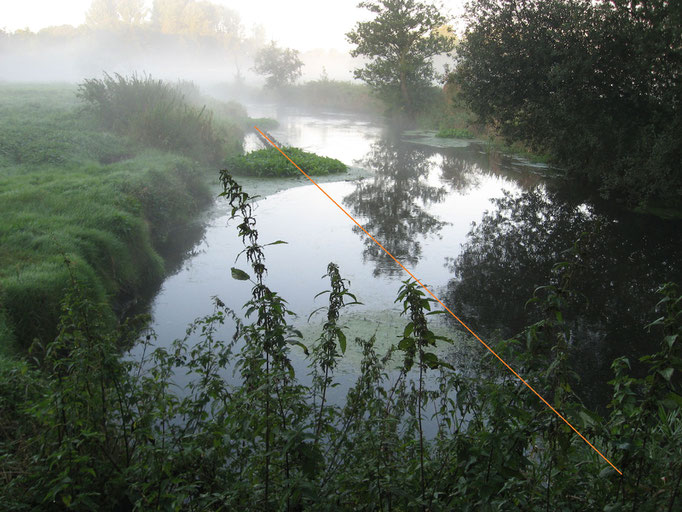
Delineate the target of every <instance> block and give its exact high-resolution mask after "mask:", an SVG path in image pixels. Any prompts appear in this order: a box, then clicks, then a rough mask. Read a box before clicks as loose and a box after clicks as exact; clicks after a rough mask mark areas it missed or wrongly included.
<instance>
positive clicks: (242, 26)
mask: <svg viewBox="0 0 682 512" xmlns="http://www.w3.org/2000/svg"><path fill="white" fill-rule="evenodd" d="M357 3H358V2H357V1H356V0H340V1H338V2H330V3H328V2H317V1H312V0H294V1H291V2H276V1H271V0H266V1H262V2H251V3H246V2H234V1H230V0H214V1H196V0H154V1H151V0H146V1H144V0H94V1H93V0H73V1H67V2H52V1H49V0H28V1H24V2H3V3H2V5H1V6H0V20H1V21H0V80H2V81H69V82H74V81H79V80H81V79H82V78H83V77H86V76H95V75H99V74H101V72H102V71H104V70H106V71H107V72H117V73H121V74H129V73H132V72H146V73H150V74H152V75H153V76H155V77H159V78H167V79H177V78H182V79H191V80H195V81H197V82H203V83H209V82H229V81H233V80H246V81H247V82H253V83H254V85H260V83H262V79H261V78H260V77H258V76H257V75H255V74H254V73H253V69H252V68H253V57H254V54H255V52H256V51H257V50H258V49H259V48H261V47H263V46H264V45H266V44H268V43H269V42H270V41H275V42H276V43H277V44H278V45H279V46H281V47H284V48H292V49H294V50H297V51H298V52H299V57H300V59H301V61H302V62H303V64H304V66H303V69H302V76H301V80H303V81H306V80H315V79H319V78H320V77H321V76H323V74H326V76H327V77H328V78H329V79H332V80H353V75H352V70H353V69H354V68H355V67H358V65H360V64H361V63H362V61H361V60H359V59H353V58H352V57H351V56H350V55H349V50H350V48H351V46H350V44H349V43H348V41H347V40H346V36H345V34H346V33H347V32H348V31H350V30H351V29H352V27H353V25H354V24H355V23H356V22H358V21H364V20H368V19H370V18H371V13H369V12H368V11H366V10H363V9H360V8H358V7H357ZM462 4H463V2H462V1H451V2H447V5H446V6H445V7H446V10H447V11H449V12H451V13H454V14H457V13H459V12H460V11H461V7H462Z"/></svg>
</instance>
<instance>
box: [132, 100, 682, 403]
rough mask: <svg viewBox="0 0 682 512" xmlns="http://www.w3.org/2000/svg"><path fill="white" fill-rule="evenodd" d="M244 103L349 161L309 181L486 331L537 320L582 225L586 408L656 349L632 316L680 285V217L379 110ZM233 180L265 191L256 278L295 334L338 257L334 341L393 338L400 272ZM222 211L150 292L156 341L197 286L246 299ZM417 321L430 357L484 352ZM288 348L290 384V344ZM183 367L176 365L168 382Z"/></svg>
mask: <svg viewBox="0 0 682 512" xmlns="http://www.w3.org/2000/svg"><path fill="white" fill-rule="evenodd" d="M248 110H249V115H251V116H252V117H274V118H276V119H277V120H278V121H279V123H280V126H279V127H278V128H277V129H275V130H272V131H271V133H272V135H274V136H275V137H276V138H277V140H279V141H281V142H283V143H286V144H288V145H293V146H297V147H301V148H303V149H305V150H307V151H313V152H315V153H317V154H320V155H325V156H330V157H334V158H338V159H340V160H342V161H343V162H344V163H346V164H349V165H351V166H353V171H352V172H351V173H350V177H344V178H341V180H339V179H338V178H335V179H334V180H330V179H321V180H320V182H321V185H322V187H323V188H324V189H325V190H326V191H327V192H328V193H329V194H330V195H331V196H332V197H333V198H334V199H335V200H336V201H338V202H339V204H341V205H342V206H343V207H344V208H345V209H346V210H347V211H348V212H349V213H350V214H351V215H353V216H354V217H355V218H356V219H357V220H358V222H360V224H362V225H363V226H364V227H365V228H366V229H367V230H368V231H369V232H370V233H372V234H373V235H374V236H375V237H376V239H377V240H378V241H379V242H380V243H381V244H382V245H384V247H386V249H387V250H389V251H390V252H391V253H392V254H393V255H394V256H395V257H396V258H398V259H399V260H400V261H401V262H402V263H403V264H404V265H405V266H406V267H407V268H408V269H410V271H411V272H412V273H413V274H414V275H415V276H417V277H418V278H419V279H420V280H421V281H422V282H423V283H425V284H426V285H427V286H429V288H430V289H431V290H432V291H433V292H434V293H435V294H436V295H438V296H439V297H441V298H442V299H443V301H444V302H445V303H446V304H448V305H451V306H452V309H453V310H454V312H455V313H456V314H458V315H461V317H462V318H463V320H465V321H466V322H467V323H468V324H469V325H470V327H471V328H472V329H474V331H476V332H479V333H480V334H481V335H482V336H485V337H486V338H487V339H489V340H492V341H494V339H495V338H499V337H508V336H513V335H514V334H516V333H517V332H518V331H519V330H520V329H521V328H522V327H523V326H524V325H527V324H528V323H530V322H532V321H534V320H536V315H537V313H538V312H537V311H535V310H534V309H533V307H524V304H525V302H526V301H527V299H529V298H530V297H531V296H532V294H533V291H534V289H535V287H536V286H539V285H543V284H547V283H548V282H549V280H550V279H551V272H550V269H551V267H552V265H553V264H554V263H556V262H558V261H562V260H563V259H566V258H567V256H566V254H565V253H564V252H563V251H564V250H566V249H569V248H570V247H571V246H572V245H573V243H574V242H575V240H577V239H578V238H579V237H580V236H581V234H582V233H583V232H585V231H596V233H597V234H596V235H595V236H592V237H591V238H587V239H585V241H584V242H583V244H582V246H581V247H582V249H581V250H582V251H583V254H582V256H581V260H580V265H579V269H578V270H577V271H576V272H575V276H574V278H573V280H572V287H573V288H574V289H575V290H576V296H579V297H583V296H584V297H585V299H584V300H580V299H576V300H575V301H573V302H572V303H570V304H569V305H568V307H567V309H568V311H567V312H566V316H567V322H569V327H570V332H571V343H572V346H573V354H574V356H573V360H574V365H575V368H576V371H577V373H578V374H579V376H580V377H581V384H580V385H579V389H580V390H581V394H582V395H583V396H584V398H585V400H586V401H587V402H588V403H590V404H592V405H594V406H595V407H603V406H604V405H605V404H606V402H607V397H608V386H607V381H608V380H609V379H610V378H611V375H610V370H609V364H610V361H611V360H612V359H613V358H614V357H616V356H618V355H629V356H631V357H633V358H636V357H638V356H639V355H642V354H644V353H647V352H648V351H650V350H654V349H655V347H656V343H658V341H657V338H656V337H654V336H651V335H648V334H647V333H646V332H645V330H644V329H643V326H644V325H645V323H646V322H647V321H650V320H652V319H653V313H652V312H651V308H652V307H653V305H654V304H655V303H656V302H657V297H656V294H655V290H656V288H657V287H658V285H659V284H660V283H662V282H664V281H666V280H677V281H678V282H680V274H681V271H680V270H681V266H680V263H679V258H678V254H679V248H680V241H679V233H680V232H681V231H680V227H681V226H680V223H679V222H673V221H663V220H660V219H658V218H656V217H653V216H645V215H637V214H633V213H627V212H623V211H622V210H615V209H613V208H610V207H609V206H608V205H607V204H605V203H603V202H602V201H600V200H598V199H588V198H586V196H584V195H581V194H580V193H578V192H576V191H575V190H571V188H572V187H569V186H568V185H567V184H566V183H564V182H563V181H562V180H561V179H560V178H557V177H552V176H553V174H554V173H553V172H552V171H551V170H550V169H548V168H546V167H545V166H542V165H536V164H532V163H530V162H527V161H524V160H523V159H520V158H515V157H512V156H509V155H504V154H501V153H499V152H496V151H493V150H491V149H490V148H489V147H488V145H486V143H484V142H481V141H465V140H440V139H436V138H434V137H433V136H432V135H433V134H430V135H429V134H423V133H422V134H419V133H412V132H408V133H402V134H396V133H391V130H390V129H389V128H388V127H386V126H384V125H383V124H382V123H381V122H380V121H378V120H376V119H372V118H368V117H365V116H362V115H357V114H342V113H334V112H326V113H325V112H314V113H311V112H306V111H302V110H297V109H293V108H288V109H285V108H276V107H275V106H273V105H249V106H248ZM438 146H440V147H438ZM246 147H247V149H255V148H257V147H259V142H258V140H257V138H256V137H255V136H254V135H249V136H247V140H246ZM237 180H238V181H240V179H239V177H237ZM244 182H245V189H246V190H247V191H252V192H253V193H258V194H260V195H262V196H264V197H263V198H262V199H260V200H259V201H258V203H257V206H256V208H255V216H256V219H257V229H258V231H259V234H260V240H261V241H262V242H270V241H275V240H284V241H286V242H287V244H286V245H284V244H282V245H276V246H272V247H269V248H267V249H266V265H267V268H268V275H267V281H266V282H267V284H268V286H270V287H271V288H272V289H273V290H276V291H277V292H278V293H279V294H280V295H281V296H282V297H284V298H285V299H286V300H287V301H288V303H289V307H290V309H291V310H292V311H294V312H295V313H296V314H297V315H298V317H297V319H295V320H294V323H295V325H296V327H297V328H299V329H301V330H302V331H303V333H304V335H305V343H306V344H310V343H311V342H312V341H313V340H314V339H315V338H316V337H317V336H318V335H319V332H320V328H321V324H322V316H321V315H318V316H317V317H313V319H312V320H311V321H310V322H308V320H307V319H308V316H309V314H310V313H311V312H312V311H313V310H315V309H316V308H319V307H320V306H324V305H325V302H324V296H321V297H319V298H318V299H317V300H315V299H314V297H315V295H316V294H317V293H319V292H320V291H323V290H326V289H328V282H327V281H325V280H323V279H322V276H323V275H324V274H325V272H326V267H327V264H328V263H329V262H334V263H337V264H338V265H339V268H340V271H341V275H342V277H344V278H345V279H348V280H349V281H350V290H351V291H352V292H353V293H354V294H355V295H356V296H357V297H358V300H359V301H361V302H362V303H363V304H362V305H361V306H351V307H349V308H347V309H346V310H344V312H343V313H342V315H341V324H342V325H344V326H346V327H347V329H346V332H347V336H348V339H349V340H351V339H353V338H354V337H355V336H363V337H367V336H371V335H372V334H376V335H377V347H378V349H379V351H380V352H382V351H384V350H386V349H387V348H388V346H390V345H391V344H392V343H395V342H396V341H397V339H398V336H399V334H400V333H402V330H403V327H404V325H405V323H406V320H405V319H404V318H402V317H400V311H401V305H399V304H395V303H394V300H395V297H396V295H397V291H398V289H399V287H400V286H401V283H402V281H404V280H405V279H406V278H407V277H408V276H407V275H406V274H405V272H404V271H403V270H402V269H401V268H400V267H399V266H398V265H397V264H395V262H393V261H392V260H391V259H390V258H389V257H388V256H387V255H385V254H384V253H383V252H382V251H381V250H380V249H379V248H378V247H377V246H376V245H375V244H374V242H372V241H371V240H369V239H368V238H367V237H366V235H364V234H363V233H362V232H361V231H360V230H359V229H358V228H357V227H354V225H353V223H352V222H351V221H350V220H349V219H348V218H347V217H346V216H345V215H344V214H343V213H342V212H341V211H340V210H339V209H338V208H337V207H336V206H335V205H334V204H332V203H331V202H330V201H329V199H327V198H326V197H325V196H324V195H323V194H322V193H321V192H320V191H319V190H318V189H317V188H316V187H314V186H313V185H311V184H309V182H307V180H304V179H302V178H301V179H294V180H289V181H283V180H265V181H262V182H260V183H257V182H256V180H244ZM228 213H229V212H228V210H227V207H226V205H225V204H224V201H223V200H221V199H220V198H219V199H217V201H216V203H215V205H214V207H213V208H212V210H211V211H210V212H209V214H208V216H207V222H206V225H205V230H204V232H203V238H202V239H201V240H200V241H199V242H198V243H197V244H196V245H195V246H194V247H193V248H192V250H191V251H190V253H188V255H187V256H186V258H185V259H184V261H183V262H182V264H181V265H180V266H179V268H178V269H177V271H176V272H175V273H173V274H172V275H170V276H169V277H168V278H167V279H166V280H165V282H164V283H163V285H162V287H161V289H160V290H159V291H158V293H156V295H155V297H154V298H153V300H152V302H151V305H150V313H151V316H152V319H153V321H152V328H153V329H154V331H155V332H156V335H157V341H156V343H157V344H160V345H168V344H170V342H171V341H172V340H174V339H175V338H177V337H180V336H182V335H183V334H184V332H185V329H186V327H187V325H188V324H189V323H190V322H191V321H192V320H194V319H195V318H197V317H200V316H202V315H206V314H208V313H210V312H211V311H212V299H211V297H214V296H217V297H219V298H220V299H221V300H222V301H223V302H224V303H225V304H226V305H228V306H229V307H231V308H233V309H234V310H235V311H238V312H239V311H240V310H241V306H242V305H243V304H244V303H245V302H246V301H247V300H248V298H249V293H250V286H251V285H250V283H249V282H248V281H236V280H234V279H232V278H231V276H230V267H233V266H235V267H238V268H241V269H243V270H246V271H248V270H249V268H248V265H247V264H246V262H245V260H244V259H243V257H242V258H241V259H239V260H237V261H236V263H235V258H236V257H237V255H238V253H239V252H240V251H241V249H242V248H243V247H242V245H241V241H240V239H239V238H238V237H237V234H236V233H237V231H236V223H235V222H234V221H230V220H229V215H228ZM432 318H437V319H438V320H437V321H434V330H436V331H437V332H438V333H439V334H445V335H448V336H450V337H452V338H453V340H454V344H452V345H451V344H442V345H441V346H439V351H440V353H441V355H442V356H443V357H446V358H450V359H451V360H452V361H456V363H457V365H459V366H461V365H466V364H467V363H466V361H467V360H471V358H477V357H481V356H482V355H483V354H484V353H485V349H484V348H483V347H482V346H480V345H479V344H478V343H477V342H475V341H474V340H473V339H472V338H471V336H470V335H468V334H466V333H465V332H463V331H462V329H461V328H458V326H457V325H456V323H455V322H451V321H447V320H445V319H444V318H443V315H439V316H437V317H432ZM233 330H234V325H225V327H224V329H223V330H222V331H221V333H220V334H222V335H223V336H224V337H225V338H226V339H227V338H230V337H231V336H232V332H233ZM140 350H141V348H139V347H137V348H135V349H133V351H132V355H133V356H139V355H140ZM292 359H293V361H294V367H295V368H296V369H297V374H298V375H299V376H301V377H302V378H303V380H305V376H306V375H307V373H308V372H307V371H306V369H305V359H304V357H303V355H302V353H301V352H300V351H299V350H298V349H295V348H294V349H293V351H292ZM359 360H360V353H359V351H358V350H357V349H356V348H354V345H353V344H352V343H351V344H349V349H348V351H347V354H346V356H345V357H344V359H343V362H342V364H341V365H340V367H339V369H338V372H337V373H338V375H339V378H340V381H341V386H340V387H339V388H336V389H335V391H334V393H335V396H333V397H331V398H332V399H333V400H334V399H336V400H339V399H341V397H342V396H343V394H344V393H345V390H346V389H347V387H348V386H349V385H350V384H351V383H352V382H353V379H354V375H355V374H356V372H357V368H358V365H359ZM230 375H231V374H230ZM186 378H187V377H183V376H178V384H179V385H182V384H183V382H184V379H186ZM226 378H232V377H230V376H229V375H226Z"/></svg>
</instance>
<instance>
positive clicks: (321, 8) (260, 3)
mask: <svg viewBox="0 0 682 512" xmlns="http://www.w3.org/2000/svg"><path fill="white" fill-rule="evenodd" d="M359 1H360V0H252V1H246V2H245V1H243V0H241V1H235V0H213V3H217V4H222V5H225V6H227V7H229V8H231V9H233V10H235V11H237V12H239V14H240V16H241V20H242V24H243V25H244V26H245V28H246V30H247V32H248V31H250V29H251V27H252V26H254V25H256V24H260V25H263V27H264V28H265V32H266V37H267V38H268V39H274V40H276V41H278V42H279V43H280V45H282V46H287V47H291V48H295V49H297V50H300V51H306V50H311V49H315V48H336V49H339V50H344V51H346V50H348V49H349V45H348V43H347V42H346V40H345V33H346V32H348V31H350V30H351V29H352V28H353V26H354V25H355V23H356V22H357V21H364V20H367V19H370V18H371V13H369V12H368V11H366V10H364V9H358V8H357V4H358V3H359ZM91 2H92V0H0V28H4V29H5V30H9V31H14V30H17V29H23V28H27V27H28V28H29V29H31V30H32V31H34V32H35V31H38V30H40V29H41V28H45V27H47V26H50V25H64V24H67V25H80V24H82V23H84V22H85V12H86V11H87V9H88V7H89V6H90V4H91ZM464 2H465V0H446V1H444V2H443V4H444V5H445V10H446V11H449V12H450V14H453V15H457V14H458V13H459V12H461V8H462V5H463V4H464ZM147 3H148V4H149V5H150V6H151V3H152V2H151V0H148V2H147Z"/></svg>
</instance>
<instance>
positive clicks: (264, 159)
mask: <svg viewBox="0 0 682 512" xmlns="http://www.w3.org/2000/svg"><path fill="white" fill-rule="evenodd" d="M282 151H283V152H284V153H286V155H287V156H289V158H291V160H293V161H294V162H296V165H298V166H299V167H300V168H301V169H303V171H304V172H305V173H306V174H308V175H309V176H322V175H326V174H334V173H339V172H346V171H347V170H348V166H346V165H345V164H344V163H342V162H341V161H339V160H336V159H335V158H329V157H326V156H318V155H316V154H315V153H308V152H307V151H303V150H302V149H299V148H294V147H288V146H285V147H282ZM225 167H227V169H229V170H230V171H231V172H233V173H235V174H240V175H246V176H258V177H265V176H271V177H284V176H298V175H300V172H299V171H298V169H296V167H294V166H293V164H292V163H291V162H289V160H287V159H286V158H284V156H282V153H280V152H279V151H278V150H277V149H275V148H266V149H260V150H258V151H252V152H251V153H248V154H246V155H242V156H237V157H231V158H229V159H227V160H226V162H225Z"/></svg>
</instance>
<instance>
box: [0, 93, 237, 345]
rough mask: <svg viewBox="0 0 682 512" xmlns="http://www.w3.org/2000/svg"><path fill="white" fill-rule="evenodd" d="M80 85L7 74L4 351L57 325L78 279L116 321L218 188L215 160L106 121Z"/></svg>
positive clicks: (3, 103) (1, 188)
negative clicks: (89, 107) (212, 184)
mask: <svg viewBox="0 0 682 512" xmlns="http://www.w3.org/2000/svg"><path fill="white" fill-rule="evenodd" d="M76 92H77V89H76V86H71V85H9V84H0V131H1V132H2V134H3V136H2V138H1V139H0V353H4V354H9V353H13V352H15V351H16V350H17V349H25V348H27V347H28V346H29V345H30V344H31V343H32V341H33V340H35V339H38V340H41V341H43V342H45V341H48V340H51V339H52V338H53V337H54V336H55V334H56V332H57V327H58V319H59V314H60V308H61V306H60V303H61V300H62V297H63V294H64V290H65V288H66V286H67V284H68V283H69V282H70V281H71V280H72V279H76V280H77V281H78V282H79V283H80V284H81V286H82V287H83V288H84V289H85V290H86V292H87V295H88V296H89V297H90V298H92V299H93V300H96V301H98V302H106V303H107V304H108V305H109V308H108V309H107V310H106V312H105V315H106V316H107V317H108V318H107V321H108V322H109V323H111V324H113V323H114V322H115V315H114V311H115V309H116V307H117V305H118V304H120V303H121V302H122V301H123V300H125V299H127V298H131V297H134V296H136V295H137V294H138V293H139V292H140V291H141V290H142V289H144V288H145V287H146V286H148V285H150V284H151V283H152V282H154V281H158V280H159V279H160V278H161V277H162V276H163V275H164V261H163V258H162V256H161V255H160V254H161V253H162V252H163V249H164V247H165V246H166V244H167V243H168V242H169V241H170V240H171V238H172V233H173V232H174V230H176V229H178V228H181V227H183V226H186V225H187V223H188V222H190V221H191V220H192V219H193V217H194V216H195V215H196V214H197V213H198V212H199V211H200V210H201V209H202V207H203V206H204V205H206V204H207V203H208V202H209V201H210V199H211V193H210V192H209V185H208V181H209V178H211V179H212V178H213V177H214V176H217V174H215V170H216V169H217V167H216V166H213V165H211V164H210V163H208V162H199V161H197V160H196V158H191V156H194V155H192V154H191V152H190V151H185V154H178V153H173V152H171V151H170V150H169V148H159V147H156V148H154V147H149V146H152V144H149V143H147V144H142V143H140V142H139V140H140V139H139V138H135V139H134V138H132V137H130V136H128V135H126V134H125V133H122V132H121V130H118V131H113V130H112V131H109V130H106V129H104V128H103V127H102V123H101V120H99V119H98V118H97V116H95V115H93V114H92V112H88V111H86V110H85V109H84V104H83V102H82V101H79V99H78V98H77V96H76ZM220 122H222V123H224V124H229V121H228V120H225V119H223V120H221V121H220ZM137 129H138V130H139V129H140V128H139V126H138V127H137ZM230 134H231V140H224V139H223V140H222V141H221V149H222V148H229V149H228V151H229V150H232V151H236V149H238V148H239V147H240V146H241V135H240V131H239V130H238V129H237V130H235V129H234V127H232V129H231V131H230ZM237 136H239V138H238V139H237ZM190 149H191V148H190ZM188 155H189V156H188ZM225 156H226V155H224V154H223V155H221V157H225ZM67 262H68V263H67Z"/></svg>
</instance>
